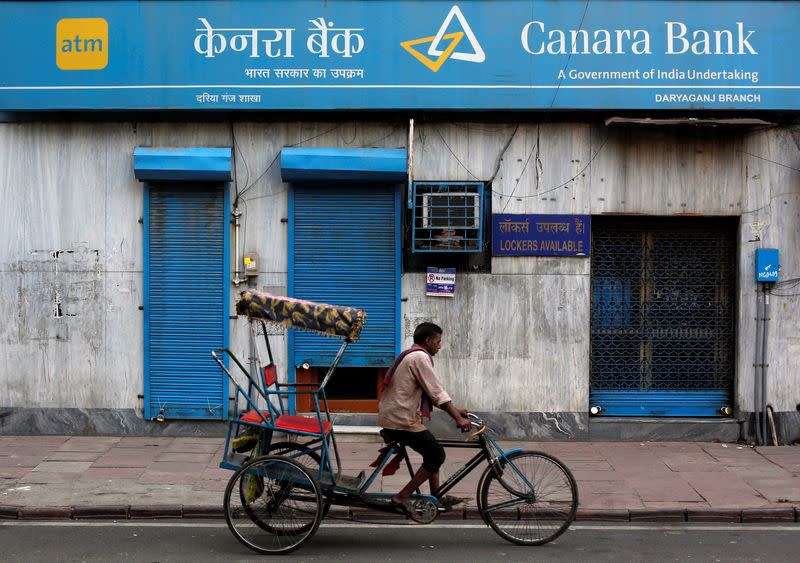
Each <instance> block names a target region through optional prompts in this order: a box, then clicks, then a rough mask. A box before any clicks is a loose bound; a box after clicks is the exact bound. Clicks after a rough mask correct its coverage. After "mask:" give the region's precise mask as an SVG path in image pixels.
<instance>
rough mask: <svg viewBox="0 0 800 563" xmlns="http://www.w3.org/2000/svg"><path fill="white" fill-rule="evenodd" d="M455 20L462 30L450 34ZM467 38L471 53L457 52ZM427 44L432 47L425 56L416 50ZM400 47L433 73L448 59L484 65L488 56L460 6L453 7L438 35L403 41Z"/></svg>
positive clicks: (456, 29)
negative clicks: (419, 46)
mask: <svg viewBox="0 0 800 563" xmlns="http://www.w3.org/2000/svg"><path fill="white" fill-rule="evenodd" d="M453 18H455V19H456V20H458V26H459V27H460V28H461V29H460V30H459V29H458V28H454V30H453V31H451V32H450V33H448V30H449V28H450V25H451V24H452V23H453ZM465 37H466V39H467V41H468V42H469V48H470V49H471V51H466V52H464V51H456V47H458V45H459V44H460V43H461V41H462V40H463V39H464V38H465ZM426 43H430V46H429V47H428V50H427V52H426V53H425V54H423V53H422V52H420V51H417V50H416V48H415V47H417V46H418V45H424V44H426ZM400 46H401V47H402V48H403V49H405V50H406V51H408V52H409V53H411V54H412V55H413V56H414V58H415V59H417V60H418V61H419V62H421V63H422V64H424V65H425V66H426V67H428V68H429V69H430V70H432V71H433V72H438V71H439V69H440V68H442V65H443V64H444V62H445V61H446V60H447V59H456V60H459V61H467V62H470V63H482V62H483V61H485V60H486V54H485V53H484V52H483V48H482V47H481V45H480V43H478V39H477V38H476V37H475V34H474V33H473V32H472V28H471V27H470V26H469V24H468V23H467V20H466V18H464V14H462V13H461V9H460V8H459V7H458V6H453V7H452V8H451V9H450V13H449V14H447V17H446V18H445V19H444V22H442V25H441V26H440V27H439V31H437V32H436V35H431V36H430V37H422V38H420V39H411V40H409V41H403V42H402V43H400ZM431 57H436V58H431Z"/></svg>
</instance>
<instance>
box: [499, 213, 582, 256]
mask: <svg viewBox="0 0 800 563" xmlns="http://www.w3.org/2000/svg"><path fill="white" fill-rule="evenodd" d="M591 220H592V216H591V215H492V256H589V254H590V252H591V239H590V236H591Z"/></svg>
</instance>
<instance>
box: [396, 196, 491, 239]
mask: <svg viewBox="0 0 800 563" xmlns="http://www.w3.org/2000/svg"><path fill="white" fill-rule="evenodd" d="M413 189H414V208H413V217H414V226H413V233H412V238H413V245H412V251H413V252H481V251H482V250H483V183H482V182H414V187H413Z"/></svg>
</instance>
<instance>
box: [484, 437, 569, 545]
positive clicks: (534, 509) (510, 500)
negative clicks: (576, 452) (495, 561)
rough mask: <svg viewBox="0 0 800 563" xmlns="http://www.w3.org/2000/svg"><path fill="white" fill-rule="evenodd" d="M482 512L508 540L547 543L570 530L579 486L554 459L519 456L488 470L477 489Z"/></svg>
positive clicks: (535, 454)
mask: <svg viewBox="0 0 800 563" xmlns="http://www.w3.org/2000/svg"><path fill="white" fill-rule="evenodd" d="M478 509H479V510H480V513H481V516H483V519H484V521H485V522H486V523H487V524H489V526H491V528H492V529H493V530H494V531H495V532H497V533H498V534H499V535H500V537H502V538H503V539H505V540H508V541H510V542H512V543H516V544H520V545H542V544H545V543H547V542H550V541H553V540H554V539H556V538H557V537H558V536H560V535H561V534H563V533H564V532H565V531H566V529H567V528H569V525H570V524H571V523H572V521H573V519H574V518H575V512H576V511H577V509H578V486H577V485H576V484H575V478H574V477H573V476H572V473H570V471H569V469H567V467H566V466H565V465H564V464H563V463H561V462H560V461H559V460H558V459H556V458H555V457H553V456H551V455H548V454H545V453H541V452H533V451H524V452H517V453H513V454H510V455H509V456H508V457H507V458H506V459H505V460H502V461H499V462H498V463H497V465H496V467H494V468H492V467H491V466H490V467H488V468H486V471H485V472H484V473H483V476H482V477H481V480H480V483H479V485H478Z"/></svg>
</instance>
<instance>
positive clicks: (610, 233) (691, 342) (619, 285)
mask: <svg viewBox="0 0 800 563" xmlns="http://www.w3.org/2000/svg"><path fill="white" fill-rule="evenodd" d="M735 256H736V223H735V221H727V220H711V219H693V220H686V221H680V220H675V219H672V220H670V219H657V218H649V219H648V220H647V221H646V222H643V221H641V220H639V221H630V220H625V219H622V218H616V219H615V218H604V217H597V218H593V220H592V311H591V347H592V351H591V390H590V405H591V406H592V407H600V414H604V415H618V416H635V415H640V416H720V415H721V414H723V410H722V409H723V408H724V407H726V406H730V405H731V404H732V403H731V401H732V395H733V374H734V357H735V353H734V314H735V310H734V302H735V301H734V295H735V287H736V282H735Z"/></svg>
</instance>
